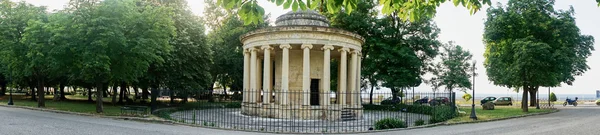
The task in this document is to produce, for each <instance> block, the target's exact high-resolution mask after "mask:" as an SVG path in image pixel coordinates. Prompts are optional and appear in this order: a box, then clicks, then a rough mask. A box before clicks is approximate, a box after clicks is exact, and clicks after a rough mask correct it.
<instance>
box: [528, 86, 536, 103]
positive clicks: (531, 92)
mask: <svg viewBox="0 0 600 135" xmlns="http://www.w3.org/2000/svg"><path fill="white" fill-rule="evenodd" d="M536 92H537V90H536V89H530V90H529V97H530V98H529V106H535V104H536V95H535V93H536Z"/></svg>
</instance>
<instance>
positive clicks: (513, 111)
mask: <svg viewBox="0 0 600 135" xmlns="http://www.w3.org/2000/svg"><path fill="white" fill-rule="evenodd" d="M460 110H462V111H465V112H467V113H466V114H462V115H460V116H458V117H456V118H453V119H450V120H448V123H461V122H471V121H473V120H471V119H470V118H469V117H470V115H471V107H460ZM552 111H554V110H550V109H535V107H530V108H529V112H523V111H522V110H521V108H519V107H513V106H496V107H495V109H494V110H483V108H481V107H475V114H477V120H476V121H485V120H492V119H501V118H508V117H515V116H521V115H526V114H536V113H545V112H552Z"/></svg>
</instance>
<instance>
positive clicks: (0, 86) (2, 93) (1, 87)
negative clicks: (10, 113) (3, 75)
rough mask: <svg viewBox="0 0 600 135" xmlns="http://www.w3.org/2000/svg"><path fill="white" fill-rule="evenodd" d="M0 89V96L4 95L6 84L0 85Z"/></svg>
mask: <svg viewBox="0 0 600 135" xmlns="http://www.w3.org/2000/svg"><path fill="white" fill-rule="evenodd" d="M0 89H2V91H0V96H4V95H6V83H0Z"/></svg>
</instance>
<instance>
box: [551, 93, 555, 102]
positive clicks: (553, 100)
mask: <svg viewBox="0 0 600 135" xmlns="http://www.w3.org/2000/svg"><path fill="white" fill-rule="evenodd" d="M550 101H552V102H555V101H556V95H555V94H554V92H552V93H550Z"/></svg>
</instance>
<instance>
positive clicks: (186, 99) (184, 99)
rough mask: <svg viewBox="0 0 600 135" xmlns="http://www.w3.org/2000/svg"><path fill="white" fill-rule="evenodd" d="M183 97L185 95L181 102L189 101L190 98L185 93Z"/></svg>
mask: <svg viewBox="0 0 600 135" xmlns="http://www.w3.org/2000/svg"><path fill="white" fill-rule="evenodd" d="M182 97H183V99H182V100H181V103H183V104H185V103H187V102H188V98H189V97H188V95H185V96H182Z"/></svg>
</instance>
